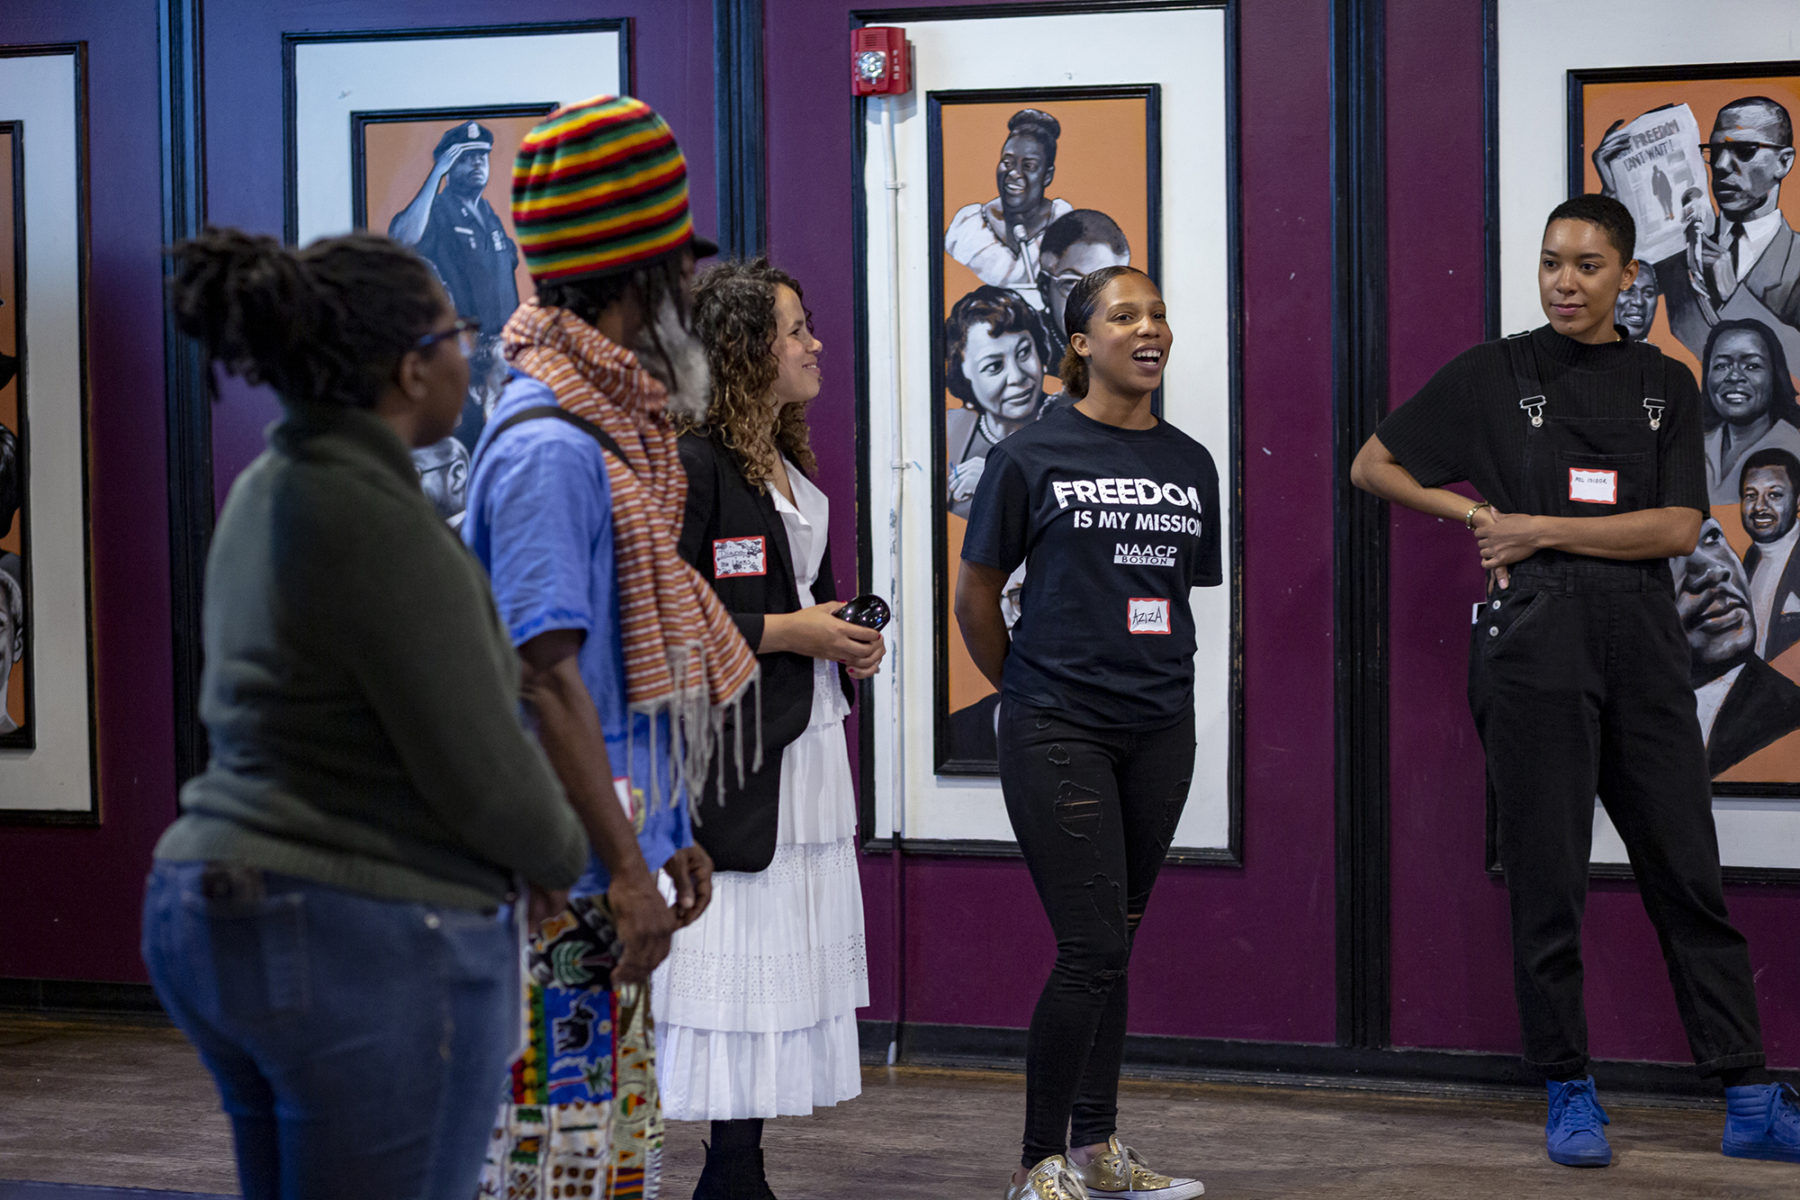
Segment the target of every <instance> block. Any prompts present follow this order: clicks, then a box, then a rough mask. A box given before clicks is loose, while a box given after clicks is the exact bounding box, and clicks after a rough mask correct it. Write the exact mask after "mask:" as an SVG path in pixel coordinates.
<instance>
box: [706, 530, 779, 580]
mask: <svg viewBox="0 0 1800 1200" xmlns="http://www.w3.org/2000/svg"><path fill="white" fill-rule="evenodd" d="M768 573H769V556H768V551H767V549H766V547H765V545H764V542H763V539H762V538H759V537H739V538H718V539H716V540H715V541H714V542H713V578H714V579H734V578H737V577H739V576H742V575H767V574H768Z"/></svg>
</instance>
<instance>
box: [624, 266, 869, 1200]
mask: <svg viewBox="0 0 1800 1200" xmlns="http://www.w3.org/2000/svg"><path fill="white" fill-rule="evenodd" d="M694 329H695V331H696V332H697V333H698V334H699V335H700V338H701V340H702V341H703V342H704V343H705V345H706V349H707V358H708V361H709V364H710V366H711V369H712V387H713V399H712V405H711V407H710V409H709V410H708V413H707V418H706V423H705V424H704V425H701V426H699V427H696V428H693V429H690V430H688V431H686V432H684V434H683V436H682V438H681V443H680V446H681V458H682V464H683V466H684V467H686V468H687V474H688V494H687V512H686V518H685V520H684V521H683V525H682V534H681V551H682V554H683V556H684V557H686V558H687V559H688V561H689V562H691V563H693V564H694V566H695V568H696V569H698V570H699V571H700V572H701V573H702V574H703V575H705V576H706V577H707V578H708V579H709V580H710V581H711V582H712V584H713V586H714V588H715V589H716V590H717V591H718V593H719V596H720V598H721V599H722V600H723V601H724V602H725V607H726V609H727V610H728V611H729V612H730V614H731V616H732V619H733V620H735V621H736V622H737V624H738V627H739V629H740V630H742V632H743V634H744V637H745V640H747V641H748V642H749V643H750V645H751V646H752V647H753V648H754V649H755V650H756V651H757V658H758V661H759V663H760V665H761V668H762V685H761V686H762V691H761V700H760V704H759V708H760V711H759V712H758V713H756V714H754V715H752V714H746V715H745V717H744V721H745V723H746V725H748V726H749V727H748V728H747V729H742V730H740V729H733V728H728V729H727V731H726V737H727V739H728V740H727V742H726V743H725V744H727V745H731V746H736V745H739V744H741V745H742V746H743V751H742V762H741V767H740V765H739V764H736V763H731V764H727V765H725V767H724V779H723V781H722V783H721V784H720V786H719V789H718V793H717V794H715V793H712V792H709V793H708V795H707V796H706V797H705V798H704V800H703V801H702V802H701V803H700V805H699V806H698V808H697V810H696V811H697V817H698V819H697V821H696V824H695V837H696V839H697V840H699V841H700V843H701V844H702V845H704V846H705V847H706V849H707V851H708V853H709V854H711V855H712V857H713V860H714V864H715V867H716V868H717V870H716V872H715V874H714V876H713V900H712V904H711V906H710V907H709V908H708V909H707V911H706V912H705V913H704V914H703V915H702V916H701V918H700V919H699V920H698V921H696V922H695V923H694V924H692V925H690V926H688V927H687V928H685V929H682V930H680V931H679V932H678V933H677V934H676V936H675V939H674V942H673V945H672V947H671V949H670V953H669V958H668V960H667V961H666V962H665V963H664V964H663V966H662V967H661V968H659V969H658V971H657V973H656V978H655V983H654V985H653V987H652V989H651V996H652V1004H653V1010H654V1013H655V1017H656V1023H657V1030H658V1037H657V1042H658V1049H657V1080H658V1085H659V1088H660V1090H661V1093H662V1102H663V1115H664V1116H665V1118H667V1119H669V1120H676V1121H683V1120H685V1121H699V1120H706V1121H711V1122H712V1139H711V1143H710V1144H709V1146H708V1148H707V1157H706V1167H705V1170H704V1172H703V1174H702V1175H701V1177H700V1181H699V1185H698V1186H697V1187H696V1189H695V1191H694V1196H695V1198H696V1200H772V1198H773V1196H774V1193H773V1192H771V1191H770V1190H769V1186H768V1183H767V1181H766V1179H765V1177H764V1174H763V1162H762V1149H761V1143H762V1125H763V1121H764V1120H766V1119H767V1118H770V1117H777V1116H796V1115H806V1114H808V1113H810V1112H811V1111H812V1110H813V1109H814V1108H816V1107H818V1106H821V1105H827V1106H828V1105H833V1104H836V1103H838V1102H839V1101H840V1100H847V1099H849V1098H851V1097H853V1096H855V1095H857V1094H858V1093H859V1092H860V1091H861V1090H862V1081H861V1070H860V1060H859V1056H858V1051H857V1039H856V1010H857V1009H858V1008H859V1007H862V1006H863V1005H866V1004H867V1003H868V991H869V989H868V968H867V964H866V961H865V957H864V950H863V917H862V893H861V888H860V884H859V882H858V878H857V865H856V805H855V790H854V786H853V784H852V780H851V776H850V761H849V754H848V750H847V747H846V743H845V736H844V718H845V717H846V716H847V715H848V714H849V711H850V685H849V680H850V679H866V678H868V677H869V676H871V675H873V674H874V673H875V672H876V670H877V669H878V668H879V665H880V662H881V657H882V654H883V653H884V646H883V643H882V640H881V635H880V634H879V633H877V632H875V631H874V630H871V629H865V628H863V627H861V626H859V625H852V624H850V623H849V622H847V621H843V620H840V619H838V618H837V617H836V616H835V615H834V613H835V612H836V610H837V609H838V608H839V607H840V606H841V601H839V600H838V599H836V594H837V593H836V590H835V585H834V582H833V578H832V571H831V553H830V548H829V546H828V544H827V539H828V533H829V518H830V503H829V501H828V500H827V499H826V497H825V494H824V493H823V492H822V491H820V490H819V488H818V487H817V486H816V485H815V484H814V483H813V482H812V479H811V476H813V475H815V474H816V473H817V462H816V460H815V459H814V457H813V453H812V449H811V447H810V445H809V444H808V441H807V427H806V407H807V405H808V404H810V403H811V401H812V400H813V398H814V397H815V396H817V395H818V392H819V386H820V379H821V376H820V371H819V352H820V350H821V349H822V347H821V346H820V344H819V342H818V340H817V339H816V338H814V337H813V335H812V328H811V320H810V318H809V316H808V314H807V312H806V308H805V306H804V304H803V303H802V301H801V291H800V285H799V284H798V283H797V282H795V281H794V279H793V278H792V277H791V276H789V275H787V274H786V273H784V272H782V271H779V270H776V269H775V268H773V267H771V266H769V264H768V263H767V262H766V261H765V260H762V259H758V260H756V261H754V262H748V263H725V264H723V265H721V266H719V267H716V268H714V269H713V270H712V271H710V272H708V273H707V274H706V275H705V276H704V277H703V278H702V279H701V280H700V282H699V284H698V285H697V286H696V288H695V295H694ZM753 721H758V722H759V724H751V722H753ZM759 727H760V734H761V743H760V745H761V751H760V755H759V754H758V753H757V752H756V749H755V743H756V739H757V733H758V729H759Z"/></svg>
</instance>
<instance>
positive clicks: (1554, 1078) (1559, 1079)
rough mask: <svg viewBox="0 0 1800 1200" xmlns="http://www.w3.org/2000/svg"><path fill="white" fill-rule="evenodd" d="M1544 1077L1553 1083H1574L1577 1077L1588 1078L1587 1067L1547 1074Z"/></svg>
mask: <svg viewBox="0 0 1800 1200" xmlns="http://www.w3.org/2000/svg"><path fill="white" fill-rule="evenodd" d="M1544 1078H1545V1079H1547V1080H1549V1081H1550V1082H1551V1083H1574V1082H1575V1081H1576V1080H1577V1079H1586V1078H1587V1068H1586V1067H1583V1068H1582V1069H1581V1070H1579V1071H1564V1072H1562V1073H1560V1074H1557V1075H1546V1076H1544Z"/></svg>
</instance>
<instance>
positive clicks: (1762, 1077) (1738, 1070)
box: [1719, 1067, 1775, 1088]
mask: <svg viewBox="0 0 1800 1200" xmlns="http://www.w3.org/2000/svg"><path fill="white" fill-rule="evenodd" d="M1719 1082H1720V1083H1722V1084H1724V1085H1725V1086H1726V1087H1728V1088H1733V1087H1765V1086H1767V1085H1768V1084H1771V1083H1774V1082H1775V1077H1774V1076H1773V1075H1771V1074H1769V1068H1767V1067H1734V1068H1732V1069H1731V1070H1729V1071H1720V1072H1719Z"/></svg>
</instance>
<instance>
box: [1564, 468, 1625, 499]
mask: <svg viewBox="0 0 1800 1200" xmlns="http://www.w3.org/2000/svg"><path fill="white" fill-rule="evenodd" d="M1569 499H1571V500H1579V501H1580V502H1581V503H1583V504H1617V503H1618V502H1619V473H1618V472H1617V471H1601V470H1596V469H1591V468H1587V467H1570V468H1569Z"/></svg>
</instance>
